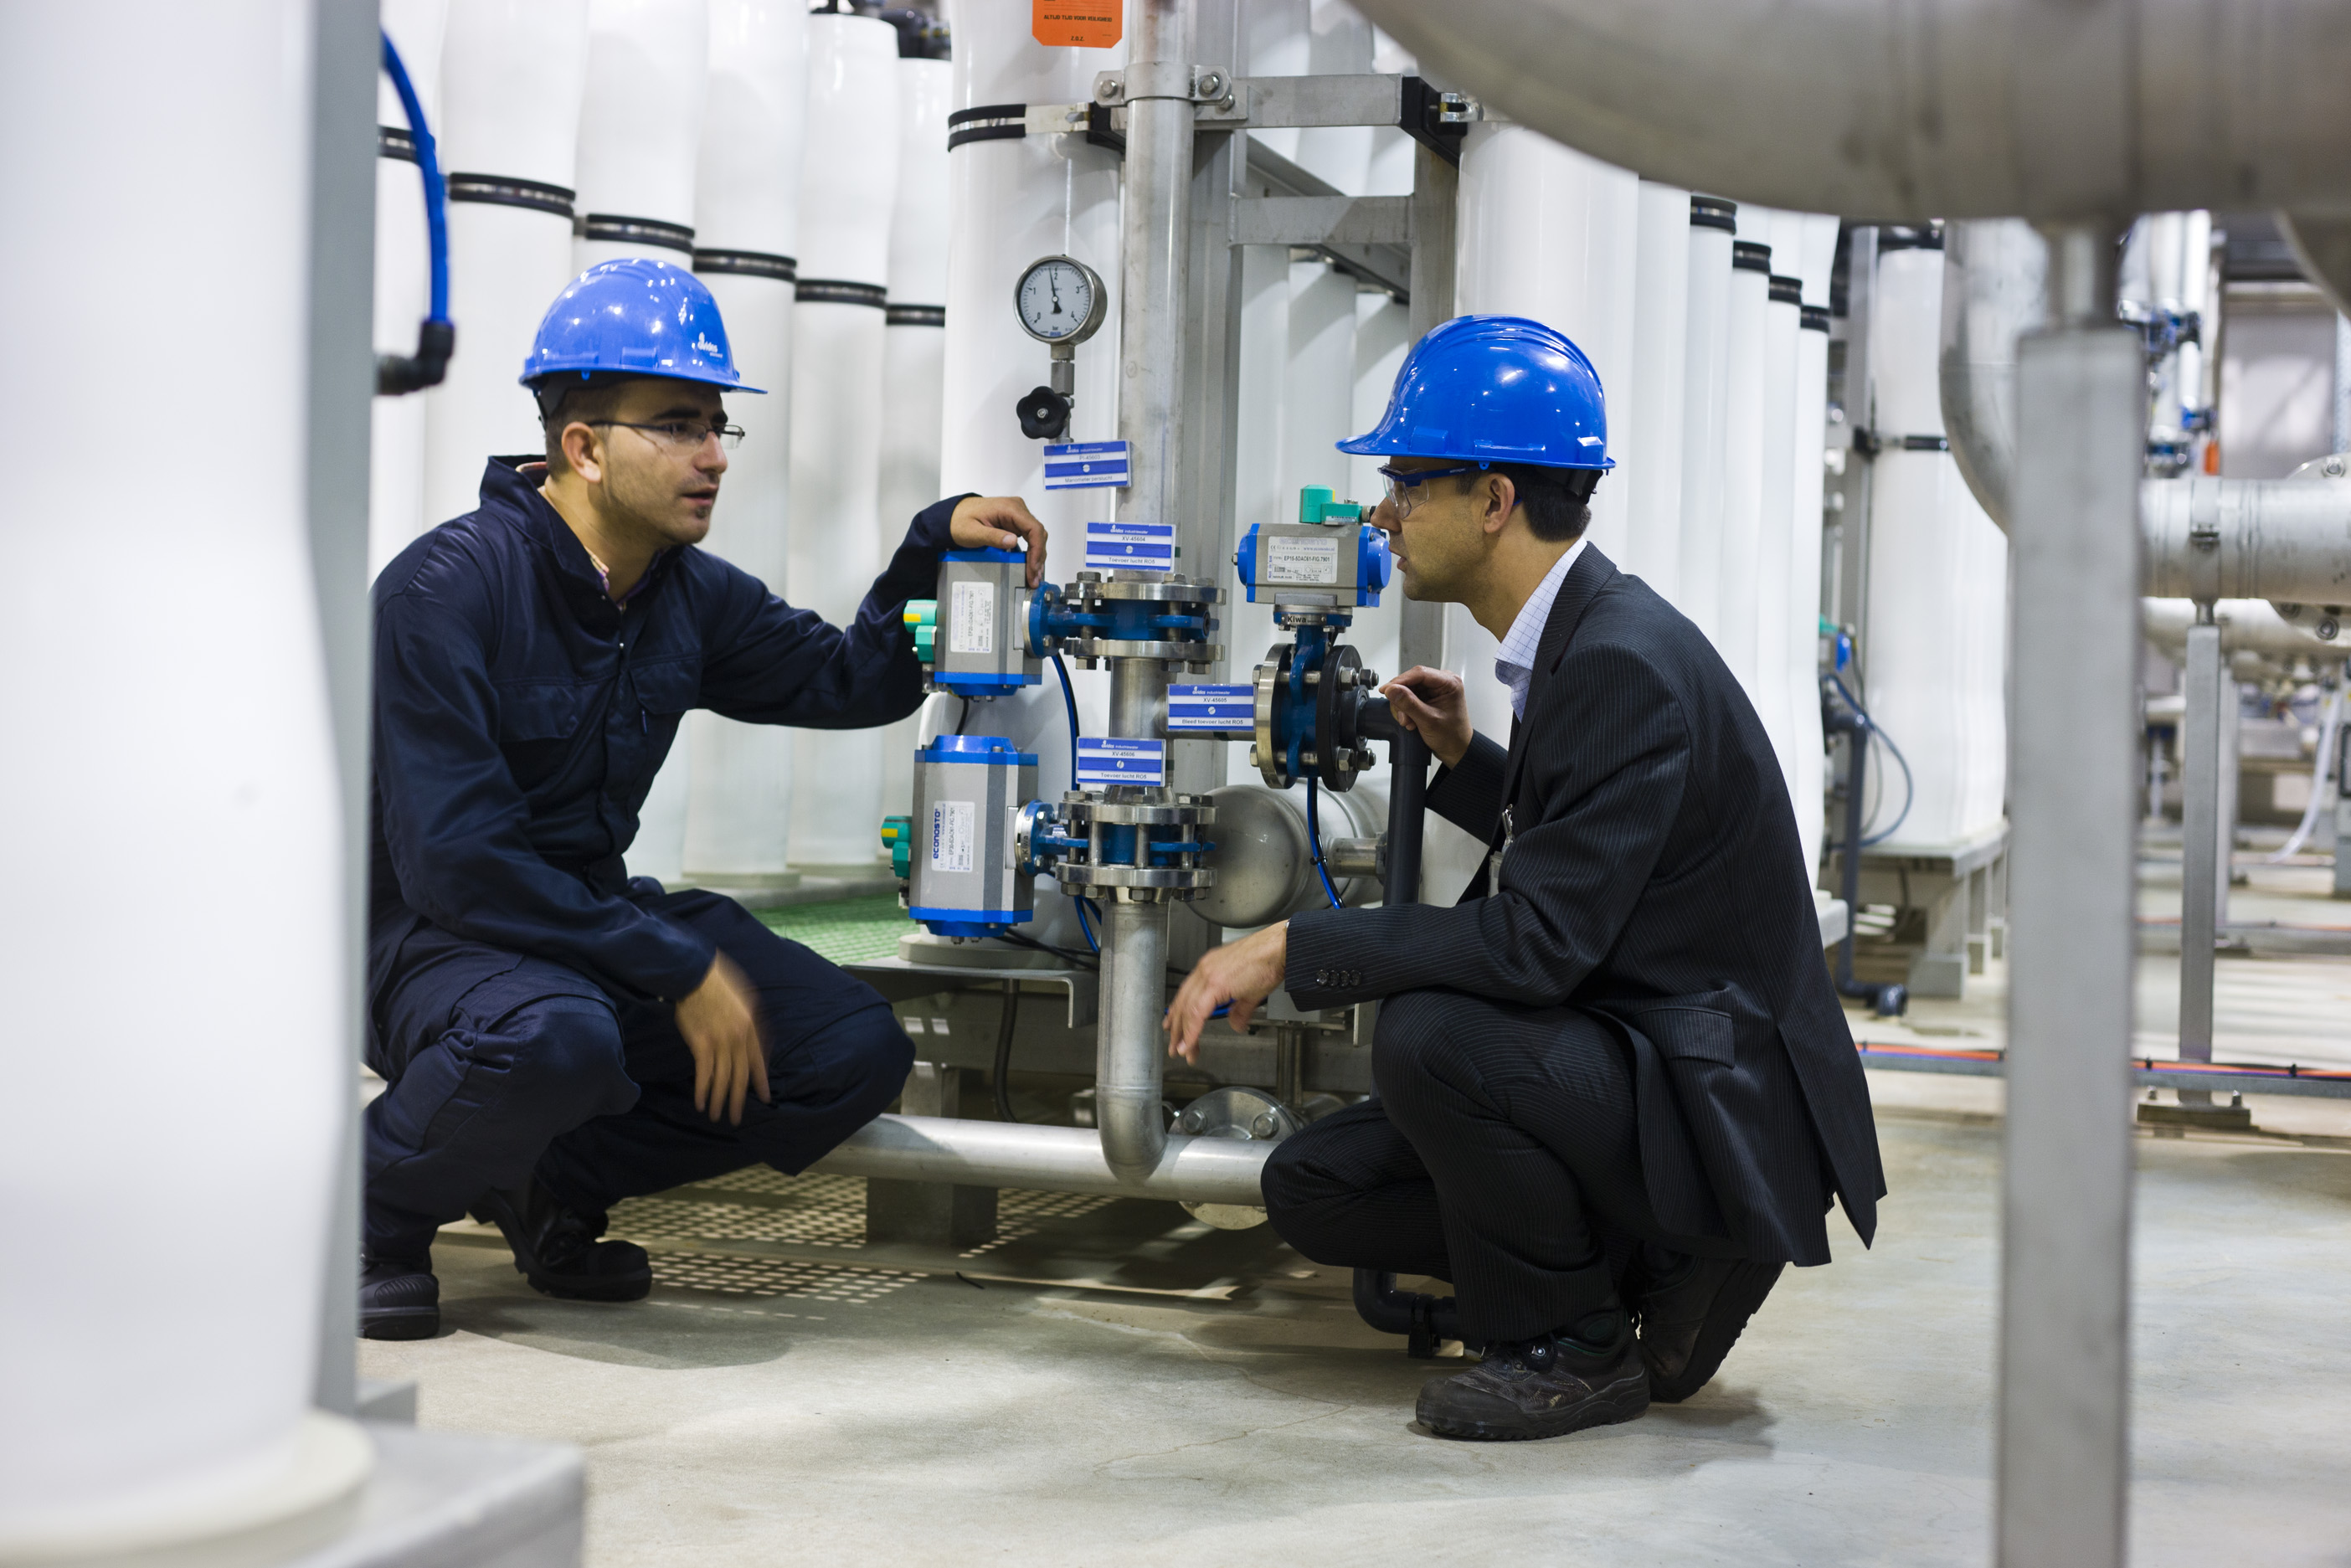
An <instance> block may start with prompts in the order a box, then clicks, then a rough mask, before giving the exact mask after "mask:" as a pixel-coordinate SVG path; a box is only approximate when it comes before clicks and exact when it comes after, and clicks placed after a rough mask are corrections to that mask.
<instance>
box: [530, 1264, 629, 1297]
mask: <svg viewBox="0 0 2351 1568" xmlns="http://www.w3.org/2000/svg"><path fill="white" fill-rule="evenodd" d="M515 1269H516V1271H517V1273H520V1274H522V1277H523V1278H524V1279H525V1280H528V1281H530V1288H531V1289H532V1290H534V1291H538V1293H539V1294H540V1295H542V1296H553V1297H556V1298H557V1299H558V1300H560V1301H643V1300H644V1299H645V1298H646V1297H647V1296H649V1295H652V1294H653V1271H652V1270H646V1271H645V1272H644V1273H643V1274H629V1275H625V1276H623V1277H622V1278H621V1279H618V1280H599V1281H594V1282H593V1283H590V1284H575V1283H573V1282H572V1281H568V1280H554V1279H548V1278H545V1277H543V1276H541V1275H537V1274H532V1273H529V1272H528V1271H527V1270H524V1269H523V1267H522V1265H521V1264H519V1263H517V1264H516V1265H515Z"/></svg>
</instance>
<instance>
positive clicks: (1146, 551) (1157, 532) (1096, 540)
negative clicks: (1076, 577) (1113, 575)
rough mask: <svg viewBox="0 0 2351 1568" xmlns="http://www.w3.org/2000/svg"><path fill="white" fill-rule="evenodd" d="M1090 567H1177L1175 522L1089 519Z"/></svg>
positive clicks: (1162, 569) (1088, 557) (1088, 562)
mask: <svg viewBox="0 0 2351 1568" xmlns="http://www.w3.org/2000/svg"><path fill="white" fill-rule="evenodd" d="M1086 570H1088V571H1174V570H1175V524H1173V523H1088V524H1087V525H1086Z"/></svg>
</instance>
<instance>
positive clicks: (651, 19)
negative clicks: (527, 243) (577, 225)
mask: <svg viewBox="0 0 2351 1568" xmlns="http://www.w3.org/2000/svg"><path fill="white" fill-rule="evenodd" d="M710 4H711V0H589V4H588V88H587V92H586V94H585V96H584V97H583V98H582V99H581V101H580V170H579V174H580V198H579V200H580V222H581V225H583V226H582V229H581V233H580V243H579V249H578V251H577V253H576V255H575V257H574V261H575V265H576V266H577V267H579V269H580V271H582V272H585V271H586V270H587V269H588V268H590V267H593V266H595V265H596V264H597V263H598V262H600V261H611V260H612V259H614V258H615V257H618V256H650V257H652V258H653V260H655V261H666V262H671V263H674V265H676V266H679V267H690V266H692V265H693V261H692V257H693V256H694V208H695V161H696V155H697V153H698V152H699V150H700V148H701V144H702V100H703V94H704V89H705V84H706V83H707V80H708V78H709V72H710V19H711V10H710Z"/></svg>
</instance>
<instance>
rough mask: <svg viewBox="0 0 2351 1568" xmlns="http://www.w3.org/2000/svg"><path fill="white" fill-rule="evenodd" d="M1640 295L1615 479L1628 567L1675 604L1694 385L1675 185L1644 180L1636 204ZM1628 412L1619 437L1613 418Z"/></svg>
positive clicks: (1615, 406) (1614, 402)
mask: <svg viewBox="0 0 2351 1568" xmlns="http://www.w3.org/2000/svg"><path fill="white" fill-rule="evenodd" d="M1636 213H1637V217H1636V223H1637V229H1636V233H1635V240H1634V258H1635V259H1634V270H1635V275H1636V277H1637V278H1638V282H1637V284H1636V286H1635V289H1634V292H1633V353H1632V377H1633V384H1632V386H1631V388H1630V389H1629V393H1614V394H1612V396H1611V399H1610V402H1609V414H1610V419H1609V430H1608V444H1609V447H1610V449H1611V451H1612V452H1613V453H1614V455H1615V458H1616V472H1615V474H1614V476H1612V477H1611V479H1610V480H1609V483H1610V484H1612V485H1614V486H1618V487H1619V488H1621V489H1622V490H1623V491H1624V492H1625V559H1624V564H1625V570H1627V571H1630V572H1632V573H1633V574H1634V575H1635V576H1637V577H1639V578H1641V579H1642V580H1645V581H1646V582H1647V583H1648V585H1649V586H1650V587H1651V588H1654V589H1656V591H1658V592H1659V593H1661V594H1663V595H1665V597H1666V598H1667V599H1668V600H1674V599H1676V598H1677V595H1678V594H1679V593H1680V591H1681V564H1682V449H1683V431H1684V413H1683V405H1684V402H1685V401H1686V396H1687V392H1686V389H1687V385H1688V382H1689V266H1690V198H1689V193H1688V192H1687V191H1685V190H1683V189H1681V188H1680V187H1679V186H1677V185H1660V184H1657V183H1655V182H1654V181H1649V180H1644V181H1642V182H1641V184H1640V193H1639V198H1638V206H1637V208H1636ZM1619 409H1623V410H1625V411H1626V413H1627V414H1628V415H1629V417H1628V418H1627V419H1626V420H1625V428H1626V430H1627V432H1628V433H1630V432H1634V431H1637V432H1638V433H1639V434H1638V437H1637V439H1636V441H1635V444H1633V445H1631V446H1626V445H1625V444H1623V443H1622V442H1621V441H1620V440H1619V438H1618V435H1617V432H1616V419H1615V414H1616V412H1617V410H1619Z"/></svg>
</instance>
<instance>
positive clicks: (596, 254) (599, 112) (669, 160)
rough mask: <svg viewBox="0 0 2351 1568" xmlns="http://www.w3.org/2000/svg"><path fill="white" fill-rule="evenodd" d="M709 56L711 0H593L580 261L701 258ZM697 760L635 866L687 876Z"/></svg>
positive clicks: (649, 818)
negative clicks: (699, 163) (698, 189)
mask: <svg viewBox="0 0 2351 1568" xmlns="http://www.w3.org/2000/svg"><path fill="white" fill-rule="evenodd" d="M709 59H710V10H709V5H708V3H707V0H589V6H588V86H587V90H586V93H585V95H584V97H583V98H582V99H581V102H580V154H579V183H580V194H579V206H580V224H581V231H580V238H579V240H578V242H577V244H576V246H574V249H573V253H572V265H573V267H576V268H577V269H578V270H579V271H581V272H585V271H587V270H588V268H590V267H594V266H595V265H596V264H597V263H599V262H603V261H612V260H615V259H617V258H619V257H621V256H644V257H646V258H648V259H650V260H653V261H662V262H667V263H669V264H670V265H671V266H673V267H692V266H693V265H694V200H695V177H694V168H695V153H696V151H697V150H698V148H699V146H700V143H701V140H702V97H703V87H704V81H705V78H706V76H707V74H708V70H709ZM751 384H752V385H753V386H758V384H759V383H758V382H752V383H751ZM612 434H613V438H614V439H615V440H625V439H632V438H633V437H632V435H631V434H630V433H628V432H614V433H612ZM723 487H724V486H723V484H722V489H723ZM693 766H694V749H693V747H692V746H691V745H690V744H689V745H684V746H680V745H676V744H673V745H672V746H671V747H670V753H669V758H668V759H667V760H666V761H664V763H663V764H662V768H661V771H660V772H658V773H656V774H654V775H653V788H652V789H650V790H648V791H647V792H646V795H645V801H644V804H643V806H642V807H640V808H639V809H638V811H637V836H636V839H635V841H633V842H632V843H631V844H630V845H629V852H628V862H629V873H630V874H631V875H632V876H649V877H652V878H653V879H654V880H655V881H656V882H661V883H679V882H683V881H684V880H685V819H686V808H687V804H688V795H689V793H690V790H691V788H692V785H691V777H692V772H693Z"/></svg>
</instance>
